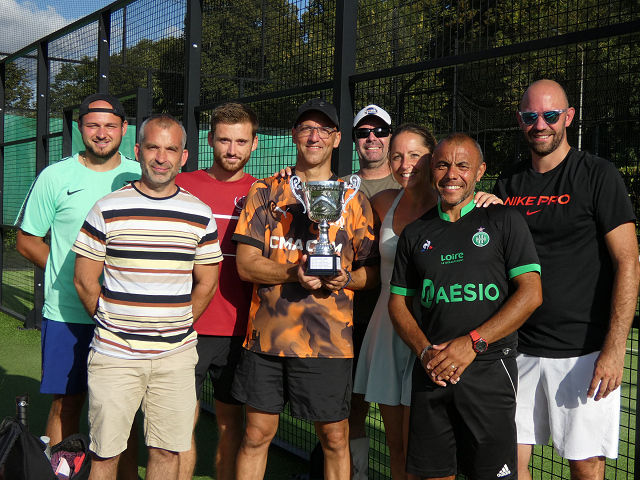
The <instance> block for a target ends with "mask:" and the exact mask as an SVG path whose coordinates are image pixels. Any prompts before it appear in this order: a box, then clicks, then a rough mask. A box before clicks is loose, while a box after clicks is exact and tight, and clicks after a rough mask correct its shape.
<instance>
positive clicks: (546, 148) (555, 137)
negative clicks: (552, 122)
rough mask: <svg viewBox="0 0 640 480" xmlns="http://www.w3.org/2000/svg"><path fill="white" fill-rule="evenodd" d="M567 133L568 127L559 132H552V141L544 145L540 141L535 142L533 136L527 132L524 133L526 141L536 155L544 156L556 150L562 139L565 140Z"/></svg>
mask: <svg viewBox="0 0 640 480" xmlns="http://www.w3.org/2000/svg"><path fill="white" fill-rule="evenodd" d="M565 134H566V129H564V128H563V129H562V130H560V131H558V132H554V133H553V134H552V138H551V143H550V144H549V145H542V144H540V143H537V142H535V141H534V140H532V138H530V137H529V135H528V134H527V133H525V134H524V139H525V142H527V145H529V148H531V150H533V152H534V153H535V154H536V155H540V156H541V157H544V156H545V155H549V154H550V153H553V152H555V151H556V150H557V149H558V147H559V146H560V144H561V143H562V141H563V140H564V136H565Z"/></svg>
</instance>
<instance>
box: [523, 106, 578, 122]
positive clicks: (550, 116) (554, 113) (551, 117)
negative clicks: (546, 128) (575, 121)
mask: <svg viewBox="0 0 640 480" xmlns="http://www.w3.org/2000/svg"><path fill="white" fill-rule="evenodd" d="M567 110H568V108H565V109H563V110H547V111H546V112H542V119H543V120H544V121H545V123H546V124H547V125H553V124H554V123H557V122H558V120H559V119H560V115H562V114H563V113H564V112H566V111H567ZM518 113H519V114H520V118H521V119H522V123H524V124H525V125H533V124H534V123H536V122H537V121H538V115H540V113H538V112H518Z"/></svg>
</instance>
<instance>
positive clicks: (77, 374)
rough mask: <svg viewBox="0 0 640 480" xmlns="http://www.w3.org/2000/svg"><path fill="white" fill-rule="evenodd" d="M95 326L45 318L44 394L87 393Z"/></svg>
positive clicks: (42, 390) (43, 352)
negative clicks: (88, 364)
mask: <svg viewBox="0 0 640 480" xmlns="http://www.w3.org/2000/svg"><path fill="white" fill-rule="evenodd" d="M94 329H95V326H94V325H90V324H85V323H65V322H56V321H54V320H47V319H46V318H43V319H42V337H41V340H42V342H41V344H42V347H41V349H42V381H41V382H40V393H52V394H58V395H73V394H77V393H85V392H86V391H87V357H88V355H89V344H90V343H91V339H92V338H93V331H94Z"/></svg>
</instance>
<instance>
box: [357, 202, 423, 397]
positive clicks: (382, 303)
mask: <svg viewBox="0 0 640 480" xmlns="http://www.w3.org/2000/svg"><path fill="white" fill-rule="evenodd" d="M403 193H404V190H401V191H400V193H399V194H398V196H397V197H396V198H395V200H394V201H393V204H392V205H391V208H390V209H389V211H388V212H387V214H386V215H385V217H384V220H383V222H382V226H381V227H380V282H381V284H382V291H381V292H380V297H379V298H378V303H376V308H375V310H374V311H373V315H372V316H371V321H370V322H369V326H368V327H367V332H366V333H365V336H364V341H363V343H362V349H361V350H360V357H359V358H358V367H357V369H356V376H355V380H354V385H353V391H354V392H355V393H361V394H364V397H365V400H366V401H368V402H372V403H382V404H384V405H400V404H402V405H407V406H409V405H410V403H411V371H412V369H413V364H414V361H415V355H413V353H412V352H411V350H410V349H409V347H407V345H406V344H405V343H404V342H403V341H402V340H401V339H400V337H399V336H398V334H397V333H396V331H395V330H394V328H393V324H392V323H391V319H390V318H389V308H388V304H389V283H390V282H391V275H392V274H393V262H394V260H395V258H396V247H397V246H398V239H399V237H398V236H397V235H396V234H395V233H394V231H393V215H394V212H395V210H396V207H397V205H398V202H399V201H400V198H402V195H403Z"/></svg>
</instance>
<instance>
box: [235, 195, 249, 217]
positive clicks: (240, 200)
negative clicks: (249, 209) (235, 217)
mask: <svg viewBox="0 0 640 480" xmlns="http://www.w3.org/2000/svg"><path fill="white" fill-rule="evenodd" d="M246 202H247V197H246V195H245V196H244V197H236V198H235V199H234V203H235V205H236V207H235V211H236V212H238V213H240V212H241V211H242V209H243V208H244V204H245V203H246Z"/></svg>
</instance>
